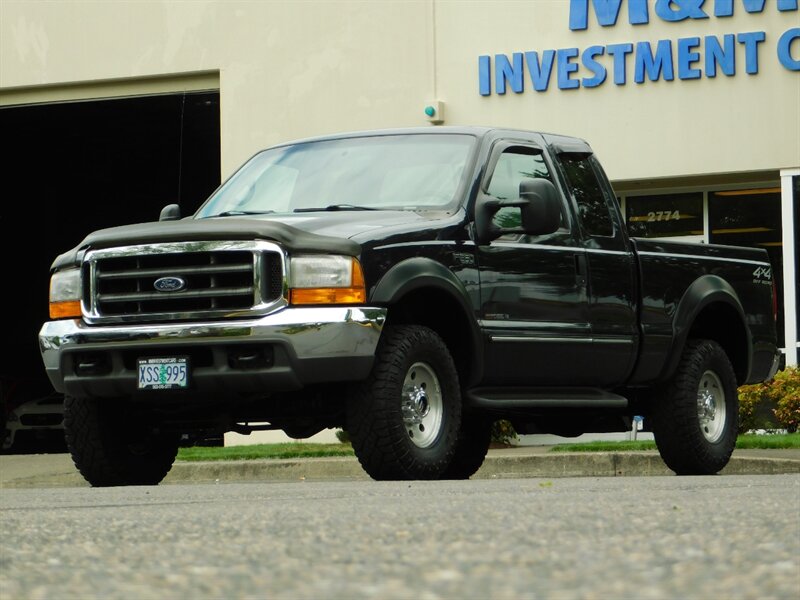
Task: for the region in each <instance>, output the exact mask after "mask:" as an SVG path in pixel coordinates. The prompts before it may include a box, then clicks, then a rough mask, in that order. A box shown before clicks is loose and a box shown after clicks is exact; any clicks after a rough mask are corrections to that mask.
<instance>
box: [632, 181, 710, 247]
mask: <svg viewBox="0 0 800 600" xmlns="http://www.w3.org/2000/svg"><path fill="white" fill-rule="evenodd" d="M625 213H626V214H625V220H626V221H627V223H628V232H629V233H630V235H631V236H633V237H644V238H672V237H686V236H694V237H695V238H698V239H697V240H696V241H702V238H703V192H692V193H689V194H661V195H655V196H629V197H628V198H627V199H626V206H625ZM685 241H689V240H685ZM692 241H695V240H692Z"/></svg>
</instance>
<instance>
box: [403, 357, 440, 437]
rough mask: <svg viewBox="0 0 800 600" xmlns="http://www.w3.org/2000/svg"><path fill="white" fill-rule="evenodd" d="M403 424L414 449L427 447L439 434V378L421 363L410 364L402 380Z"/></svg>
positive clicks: (427, 366)
mask: <svg viewBox="0 0 800 600" xmlns="http://www.w3.org/2000/svg"><path fill="white" fill-rule="evenodd" d="M401 411H402V413H403V423H404V425H405V428H406V431H407V432H408V437H409V438H410V439H411V441H412V442H413V443H414V445H415V446H417V447H418V448H427V447H428V446H431V445H432V444H433V443H434V442H435V441H436V439H437V438H438V437H439V430H440V429H441V427H442V416H443V415H444V402H443V400H442V388H441V386H440V385H439V379H438V378H437V377H436V373H434V372H433V369H432V368H431V367H430V366H429V365H427V364H426V363H423V362H417V363H414V364H413V365H411V367H410V368H409V369H408V372H407V373H406V378H405V380H404V381H403V391H402V405H401Z"/></svg>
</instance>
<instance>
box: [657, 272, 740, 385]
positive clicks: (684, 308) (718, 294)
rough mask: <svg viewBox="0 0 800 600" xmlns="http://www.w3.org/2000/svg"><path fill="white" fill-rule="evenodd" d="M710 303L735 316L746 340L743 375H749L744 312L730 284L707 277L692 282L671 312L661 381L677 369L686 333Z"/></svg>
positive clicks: (716, 276)
mask: <svg viewBox="0 0 800 600" xmlns="http://www.w3.org/2000/svg"><path fill="white" fill-rule="evenodd" d="M714 303H722V304H726V305H728V306H730V307H731V308H733V309H734V310H735V311H736V314H737V315H739V321H740V323H741V325H742V329H744V332H745V335H746V336H747V339H746V348H747V364H746V366H745V367H746V369H745V371H746V372H745V375H747V374H749V372H750V366H751V364H752V358H753V357H752V354H753V349H752V343H751V342H752V340H751V334H750V328H749V327H747V321H746V319H745V312H744V308H743V307H742V303H741V301H740V300H739V296H738V295H737V294H736V290H734V289H733V286H731V284H730V283H728V282H727V281H725V280H724V279H722V277H719V276H718V275H710V274H709V275H703V276H702V277H699V278H698V279H696V280H694V281H693V282H692V284H691V285H690V286H689V287H688V288H687V290H686V291H685V292H684V294H683V296H682V297H681V299H680V302H679V303H678V309H677V310H676V311H675V318H674V319H673V320H672V332H673V338H672V339H673V342H672V347H671V348H670V353H669V360H668V361H667V365H666V368H665V370H664V372H663V376H664V378H665V379H668V378H669V377H671V376H672V374H673V373H674V372H675V370H676V369H677V368H678V363H679V362H680V359H681V355H682V354H683V348H684V346H685V345H686V341H687V339H688V337H689V332H690V331H691V328H692V325H694V322H695V320H696V319H697V316H698V315H699V314H700V313H701V312H702V311H703V309H705V308H706V307H707V306H709V305H711V304H714Z"/></svg>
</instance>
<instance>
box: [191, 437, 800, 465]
mask: <svg viewBox="0 0 800 600" xmlns="http://www.w3.org/2000/svg"><path fill="white" fill-rule="evenodd" d="M736 447H737V448H748V449H749V448H800V433H789V434H786V435H740V436H739V439H738V440H737V441H736ZM655 449H656V444H655V442H652V441H646V440H645V441H636V442H585V443H582V444H562V445H560V446H553V447H552V448H551V449H550V451H551V452H641V451H645V450H655ZM324 456H353V448H352V446H350V444H308V443H300V442H294V443H287V444H254V445H252V446H231V447H229V448H205V447H195V448H181V449H180V451H179V452H178V460H185V461H193V460H194V461H197V460H257V459H275V458H319V457H324Z"/></svg>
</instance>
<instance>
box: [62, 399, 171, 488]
mask: <svg viewBox="0 0 800 600" xmlns="http://www.w3.org/2000/svg"><path fill="white" fill-rule="evenodd" d="M126 408H127V403H126V401H125V400H123V399H119V398H109V399H103V400H98V399H96V398H71V397H69V396H67V397H65V398H64V431H65V437H66V440H67V447H68V448H69V451H70V454H71V455H72V460H73V462H74V463H75V466H76V467H77V468H78V470H79V471H80V472H81V475H83V477H84V478H85V479H86V481H88V482H89V483H90V484H92V486H94V487H107V486H117V485H156V484H158V483H159V482H160V481H161V480H162V479H164V477H165V476H166V475H167V473H169V470H170V469H171V468H172V463H173V462H174V461H175V456H176V455H177V453H178V445H179V440H178V436H177V435H168V434H164V433H158V432H155V431H153V430H152V429H151V427H150V426H149V424H148V423H147V421H146V419H141V418H135V416H141V414H139V415H136V413H130V412H129V411H127V410H126Z"/></svg>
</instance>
